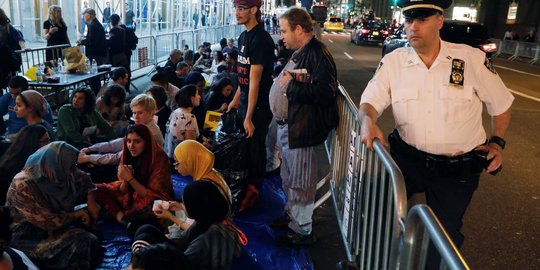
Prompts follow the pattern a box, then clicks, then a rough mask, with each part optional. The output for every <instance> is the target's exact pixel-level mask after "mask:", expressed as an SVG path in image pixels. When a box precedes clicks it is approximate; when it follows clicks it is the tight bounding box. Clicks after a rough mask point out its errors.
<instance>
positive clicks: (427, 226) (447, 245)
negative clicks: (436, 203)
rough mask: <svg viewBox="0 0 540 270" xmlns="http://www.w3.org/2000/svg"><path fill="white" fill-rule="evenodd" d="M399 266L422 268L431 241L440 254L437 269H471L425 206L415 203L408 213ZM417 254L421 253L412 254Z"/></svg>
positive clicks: (431, 212) (402, 267) (403, 267)
mask: <svg viewBox="0 0 540 270" xmlns="http://www.w3.org/2000/svg"><path fill="white" fill-rule="evenodd" d="M406 228H407V230H405V237H404V245H403V252H402V255H401V265H400V268H401V269H425V265H426V259H427V252H426V251H427V250H428V249H429V245H430V242H431V243H432V244H433V246H435V248H436V250H437V251H438V254H439V255H440V256H441V258H442V260H441V264H440V266H439V269H448V268H450V269H460V270H465V269H470V268H469V266H468V265H467V263H466V262H465V260H464V259H463V257H462V256H461V254H460V253H459V251H458V249H457V248H456V246H455V245H454V244H453V243H452V241H451V240H450V237H449V236H448V234H447V233H446V231H445V230H444V228H443V226H442V225H441V223H440V222H439V220H438V219H437V217H436V216H435V214H434V213H433V211H432V210H431V208H429V207H428V206H427V205H425V204H419V205H415V206H414V207H413V208H411V210H410V211H409V215H408V216H407V222H406ZM415 254H420V256H415Z"/></svg>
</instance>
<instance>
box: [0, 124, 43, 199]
mask: <svg viewBox="0 0 540 270" xmlns="http://www.w3.org/2000/svg"><path fill="white" fill-rule="evenodd" d="M49 142H50V137H49V134H48V133H47V129H46V128H45V127H43V126H42V125H28V126H26V127H23V128H22V129H21V130H20V131H19V135H18V136H17V138H16V139H15V140H14V141H13V142H12V143H11V145H10V146H9V148H8V149H7V150H6V153H5V154H4V155H3V156H2V158H1V159H0V205H4V204H5V203H6V194H7V191H8V188H9V185H10V184H11V181H12V180H13V177H14V176H15V175H16V174H18V173H19V172H20V171H21V170H22V168H23V167H24V164H25V163H26V159H28V157H29V156H30V155H31V154H33V153H35V152H36V151H37V150H38V149H39V148H40V147H42V146H44V145H47V144H48V143H49Z"/></svg>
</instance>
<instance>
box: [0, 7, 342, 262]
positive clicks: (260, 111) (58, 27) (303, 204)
mask: <svg viewBox="0 0 540 270" xmlns="http://www.w3.org/2000/svg"><path fill="white" fill-rule="evenodd" d="M235 5H236V13H237V17H238V22H239V23H240V24H243V25H245V27H246V31H244V32H243V33H242V35H241V36H240V37H239V39H238V41H237V45H236V46H235V43H236V41H235V39H233V38H229V39H226V38H223V39H222V40H221V41H220V42H219V45H211V44H210V43H207V42H204V43H203V44H201V45H200V46H199V47H198V48H197V51H196V52H194V51H192V50H190V49H189V48H187V47H185V48H182V49H180V48H178V49H173V50H172V51H171V52H170V55H169V59H168V60H167V62H166V63H165V65H164V66H163V67H159V68H157V72H156V74H154V75H153V76H151V78H150V82H151V86H150V87H148V89H146V90H145V91H143V93H141V94H137V95H135V94H132V93H131V92H130V91H129V83H130V77H131V72H130V67H129V62H130V61H129V58H130V50H126V49H125V48H126V44H125V40H126V38H125V36H126V33H127V28H126V27H125V25H122V24H120V17H119V16H118V15H117V14H110V16H108V17H107V19H106V22H107V23H109V24H110V29H109V39H108V40H107V39H105V34H104V28H103V25H102V22H99V21H98V20H97V19H96V13H95V11H94V10H93V9H91V8H85V9H84V10H83V11H82V20H83V21H84V23H85V24H86V26H87V30H86V36H85V37H84V38H82V39H79V40H77V43H80V44H81V45H83V46H85V47H86V50H85V51H86V56H87V57H88V58H90V59H95V60H96V61H97V62H98V64H102V63H110V64H112V66H114V67H116V68H114V69H113V71H111V76H110V80H108V81H106V82H104V83H102V82H101V81H92V82H90V83H89V84H90V85H89V86H90V87H88V86H83V87H79V88H77V89H74V90H72V91H70V95H69V98H68V100H67V102H66V103H65V104H64V105H62V106H60V107H59V108H57V117H54V118H53V116H54V114H53V111H52V109H51V106H50V105H49V103H48V101H47V99H46V98H45V97H44V96H43V95H42V94H41V93H40V92H38V91H34V90H32V89H29V86H28V82H27V81H26V79H25V78H24V77H22V76H18V75H14V76H11V78H10V80H9V81H8V82H7V84H6V86H7V87H6V88H7V93H5V94H4V95H2V96H1V97H0V114H1V115H2V116H4V115H6V114H7V115H8V121H7V122H6V127H5V130H4V131H3V132H2V133H3V134H4V137H3V140H2V142H1V144H0V146H1V147H0V150H1V151H0V155H1V157H0V172H2V174H1V177H0V203H1V204H2V205H4V204H5V207H4V208H2V209H1V210H2V211H1V212H0V214H1V215H2V220H1V222H2V224H1V226H2V228H9V229H6V231H2V237H4V238H3V240H4V242H5V243H6V245H3V246H1V249H0V252H2V253H3V254H7V255H3V257H2V258H4V257H10V258H11V261H13V263H14V264H16V265H18V264H20V263H22V264H26V265H27V267H29V268H30V269H35V268H36V267H39V268H44V269H92V268H95V267H96V266H97V265H99V263H100V259H99V258H100V254H101V252H102V251H101V248H100V239H101V237H102V234H101V233H100V232H99V227H98V226H97V225H96V224H97V223H98V222H101V221H109V222H117V223H119V224H121V225H122V226H124V227H125V229H126V231H127V233H128V235H129V236H130V237H131V238H132V239H133V247H132V261H131V263H132V265H131V266H130V267H131V268H132V269H140V268H142V269H150V268H152V267H155V266H156V265H159V264H160V263H165V264H161V265H166V264H167V262H177V263H178V266H177V267H176V268H175V269H229V268H230V266H231V264H232V261H233V259H234V258H236V257H238V256H239V255H240V253H241V251H242V247H243V246H245V245H246V243H247V238H246V236H245V235H244V234H243V233H242V231H241V230H239V229H238V228H237V227H235V226H234V224H233V222H232V216H233V215H234V214H235V213H238V212H240V213H242V212H243V211H245V210H247V209H251V208H252V207H253V206H254V205H255V204H256V203H257V202H258V198H259V192H260V190H261V187H262V183H263V181H264V178H265V175H266V174H265V173H266V172H267V167H268V166H267V163H268V162H267V153H269V155H270V156H272V160H273V162H272V164H271V166H269V168H270V169H269V171H274V172H275V171H276V168H279V166H280V164H279V159H277V160H278V161H277V162H276V158H277V156H278V153H277V152H278V149H279V150H281V152H282V157H283V158H282V159H283V165H282V167H281V168H282V169H281V170H282V172H283V173H282V175H283V176H284V177H285V175H286V176H287V177H286V178H284V180H285V182H284V188H285V189H286V190H287V196H289V199H290V200H289V203H288V205H287V209H286V217H288V218H289V219H290V221H289V222H288V223H287V224H286V225H289V223H290V225H289V227H290V232H289V233H288V234H286V235H285V236H283V237H282V238H280V239H278V241H277V243H279V244H281V245H286V246H302V245H306V244H310V243H313V240H314V238H313V237H312V236H313V234H312V232H311V223H312V222H311V215H312V212H313V199H314V194H315V193H314V189H313V188H314V186H315V179H314V175H313V174H309V175H307V176H305V177H304V176H302V178H301V179H293V178H296V177H297V176H299V175H301V174H302V173H301V171H302V170H303V169H302V165H301V163H303V162H311V161H312V157H313V152H312V150H313V146H315V145H318V144H320V143H322V141H323V140H324V138H326V136H327V134H328V132H329V130H330V129H332V128H334V127H335V126H336V125H337V119H336V118H335V117H327V116H329V115H334V116H335V115H337V114H336V112H335V108H336V103H335V90H336V89H337V88H336V87H337V81H336V70H335V64H334V62H333V59H332V57H331V55H330V53H329V52H328V50H327V49H326V47H325V46H324V45H323V44H322V43H321V42H320V41H319V40H318V39H316V38H314V37H313V33H312V28H311V26H312V22H311V19H310V17H309V15H308V14H307V13H306V12H305V11H303V10H301V9H291V10H290V12H288V13H286V14H285V15H283V17H281V18H280V25H283V26H284V27H286V29H284V30H285V31H289V32H288V33H289V34H284V35H283V36H284V40H282V41H280V44H279V46H276V45H275V44H274V41H273V39H272V38H271V36H270V33H268V32H267V31H265V26H264V21H263V20H262V17H261V13H260V6H261V1H260V0H241V1H237V2H236V3H235ZM251 11H253V12H251ZM108 12H110V10H109V11H108ZM1 15H2V14H1V12H0V23H1V17H2V16H1ZM306 16H307V17H306ZM272 19H273V20H274V22H273V23H274V24H275V25H276V26H277V19H278V18H276V17H275V16H274V17H273V18H272ZM104 22H105V21H104ZM288 22H289V23H288ZM67 27H68V26H67V25H66V23H65V22H64V21H63V19H62V10H61V9H60V8H59V7H58V6H51V7H50V16H49V20H47V21H46V22H44V24H43V30H44V36H45V39H46V40H47V45H48V46H54V45H60V44H69V43H70V41H69V38H68V37H67V34H66V33H67ZM298 29H300V30H298ZM302 29H303V30H302ZM284 30H283V29H282V31H284ZM274 31H275V30H274ZM298 31H300V32H302V33H304V34H302V35H300V36H299V37H297V36H295V33H296V34H298V33H300V32H298ZM20 45H21V46H24V44H20ZM304 45H305V48H306V49H304V50H303V52H304V53H298V54H297V58H295V59H294V60H291V56H292V52H293V51H294V50H299V49H300V48H303V47H304ZM275 50H277V52H278V54H277V55H275V53H274V51H275ZM52 58H53V56H52V55H47V60H52ZM316 62H324V63H325V65H321V67H318V68H315V66H316V65H315V63H316ZM295 67H307V68H309V69H308V70H309V72H310V73H311V74H313V77H310V80H309V81H308V80H307V79H306V77H300V76H297V75H295V74H292V73H289V72H288V70H292V69H294V68H295ZM289 86H290V87H289ZM287 89H289V90H287ZM272 92H273V93H272ZM287 92H288V93H287ZM283 93H287V94H288V95H289V96H290V101H289V100H288V99H287V98H285V99H284V98H283V97H285V95H283ZM271 104H274V105H276V106H278V107H279V113H280V114H279V118H275V115H276V114H277V113H278V111H274V108H272V107H271V106H270V105H271ZM288 107H290V113H289V114H287V113H285V114H283V112H284V111H285V112H286V111H287V108H288ZM233 110H237V111H238V115H239V117H240V119H241V121H242V127H241V129H242V130H243V131H244V132H245V138H244V139H243V140H245V143H246V145H247V149H248V151H246V152H245V154H246V155H247V157H246V158H245V160H246V162H247V163H248V164H247V168H249V171H248V174H247V177H246V179H245V181H246V185H245V187H244V188H243V190H242V191H241V193H240V195H235V196H239V197H238V198H233V194H232V192H231V189H230V187H229V185H228V183H229V182H228V180H229V179H226V178H224V177H223V176H222V175H221V174H220V173H219V172H218V171H217V170H215V169H214V168H213V167H214V162H215V158H214V154H213V153H212V148H213V147H214V146H215V144H216V142H214V140H213V136H212V135H213V134H212V132H211V131H210V130H209V129H208V128H207V127H205V118H206V114H207V111H212V112H215V113H223V114H226V113H231V111H233ZM289 116H290V117H289ZM303 118H306V119H307V121H308V124H309V125H310V126H312V129H310V130H311V131H310V130H307V131H303V130H301V129H299V127H300V125H303V124H302V121H303V120H301V119H303ZM276 119H277V120H278V121H277V122H276ZM287 119H290V120H289V121H290V122H287ZM320 119H326V120H327V121H323V123H322V124H321V123H318V122H319V120H320ZM316 122H317V123H316ZM278 126H279V128H277V127H278ZM287 126H290V128H291V132H290V133H289V134H287V132H285V134H284V135H283V134H282V135H280V134H281V133H280V132H281V131H278V130H287ZM269 127H273V128H272V129H269ZM269 130H271V131H272V132H271V133H274V134H268V132H269ZM306 133H309V134H306ZM278 135H279V136H280V140H279V143H278V142H276V136H278ZM267 136H270V137H273V138H274V139H273V141H272V140H270V142H272V143H269V144H268V145H267V142H268V141H269V140H268V139H267ZM284 136H285V137H284ZM287 136H288V137H289V138H290V139H291V142H290V145H289V141H288V140H287V139H286V137H287ZM284 138H285V139H284ZM300 141H302V142H300ZM278 145H279V147H277V146H278ZM296 148H298V150H297V149H296ZM308 156H309V157H308ZM306 158H309V159H306ZM311 168H315V165H312V167H311ZM176 173H178V174H180V175H183V176H191V177H192V178H193V180H194V181H193V182H192V183H190V184H188V185H187V186H186V187H185V189H184V192H183V196H182V198H175V197H174V193H173V184H172V176H171V175H172V174H176ZM298 188H302V189H305V190H304V191H300V190H298ZM235 199H238V200H239V202H238V203H239V205H238V208H236V206H234V205H233V201H234V200H235ZM179 213H185V214H184V215H179ZM4 217H5V218H4ZM278 221H281V220H278ZM169 225H172V226H169ZM275 227H276V228H280V226H279V224H278V225H276V226H275ZM282 227H283V226H281V228H282ZM285 227H287V226H285ZM4 234H5V235H4ZM306 239H307V240H306ZM4 242H2V243H4ZM209 243H213V244H212V245H209ZM155 254H160V255H159V256H160V259H156V258H155V256H156V255H155ZM167 254H168V256H167ZM3 260H4V259H2V260H0V263H2V262H3Z"/></svg>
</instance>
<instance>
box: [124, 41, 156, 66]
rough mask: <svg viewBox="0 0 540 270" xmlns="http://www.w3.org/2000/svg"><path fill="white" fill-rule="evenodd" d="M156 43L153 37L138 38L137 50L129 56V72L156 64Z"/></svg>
mask: <svg viewBox="0 0 540 270" xmlns="http://www.w3.org/2000/svg"><path fill="white" fill-rule="evenodd" d="M155 50H156V41H155V38H154V37H153V36H144V37H139V42H138V44H137V48H136V49H135V50H133V55H132V56H131V60H130V61H131V71H135V70H139V69H142V68H144V67H147V66H149V65H155V64H157V57H156V51H155Z"/></svg>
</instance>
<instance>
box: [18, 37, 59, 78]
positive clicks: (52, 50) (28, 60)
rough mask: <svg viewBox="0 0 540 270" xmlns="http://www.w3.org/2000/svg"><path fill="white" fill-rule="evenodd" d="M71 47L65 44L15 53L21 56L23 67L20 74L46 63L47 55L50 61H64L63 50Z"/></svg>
mask: <svg viewBox="0 0 540 270" xmlns="http://www.w3.org/2000/svg"><path fill="white" fill-rule="evenodd" d="M69 46H70V45H69V44H64V45H56V46H49V47H40V48H28V49H25V50H17V51H15V53H17V54H18V55H20V56H21V61H22V65H21V70H20V72H21V73H22V74H24V73H26V71H27V70H28V69H30V68H31V67H33V66H36V65H40V64H43V63H45V62H46V61H47V54H50V60H57V59H58V58H61V59H62V60H63V59H64V57H63V56H62V49H65V48H67V47H69Z"/></svg>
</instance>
